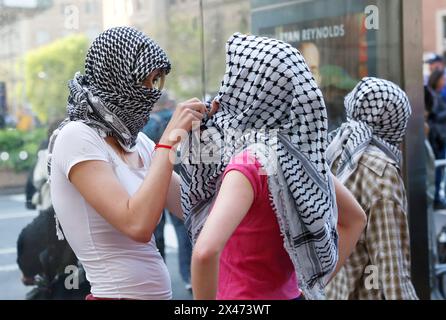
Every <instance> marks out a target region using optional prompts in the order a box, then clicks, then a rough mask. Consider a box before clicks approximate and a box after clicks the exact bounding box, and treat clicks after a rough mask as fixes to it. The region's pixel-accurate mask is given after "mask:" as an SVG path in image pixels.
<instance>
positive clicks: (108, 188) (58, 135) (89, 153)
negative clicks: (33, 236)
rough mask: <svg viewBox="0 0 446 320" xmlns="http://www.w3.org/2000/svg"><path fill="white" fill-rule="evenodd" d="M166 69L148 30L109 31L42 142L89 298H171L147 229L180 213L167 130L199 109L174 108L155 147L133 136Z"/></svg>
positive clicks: (198, 114) (201, 109)
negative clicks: (47, 139)
mask: <svg viewBox="0 0 446 320" xmlns="http://www.w3.org/2000/svg"><path fill="white" fill-rule="evenodd" d="M170 67H171V66H170V62H169V60H168V58H167V56H166V54H165V52H164V51H163V50H162V49H161V48H160V47H159V46H158V45H157V44H156V43H155V42H154V41H153V40H151V39H150V38H149V37H147V36H146V35H144V34H143V33H141V32H139V31H137V30H135V29H133V28H128V27H122V28H113V29H109V30H107V31H105V32H103V33H102V34H101V35H99V36H98V38H97V39H96V40H95V41H94V42H93V44H92V45H91V47H90V49H89V51H88V53H87V57H86V62H85V75H81V74H80V73H77V74H76V75H75V77H74V79H73V80H71V81H70V83H69V89H70V95H69V99H68V107H67V110H68V119H67V120H65V121H64V122H63V123H62V124H61V126H60V127H59V129H58V130H56V131H55V132H54V134H53V136H52V138H51V140H50V148H49V151H50V156H49V171H50V186H51V194H52V201H53V205H54V208H55V211H56V215H57V219H58V221H59V222H60V225H61V227H62V229H63V233H64V235H65V237H66V238H67V240H68V242H69V244H70V245H71V247H72V248H73V250H74V252H75V253H76V255H77V257H78V258H79V260H80V261H81V263H82V264H83V266H84V268H85V270H86V275H87V279H88V280H89V281H90V283H91V286H92V292H91V293H92V295H91V298H94V299H170V298H171V297H172V293H171V285H170V278H169V274H168V272H167V268H166V266H165V264H164V262H163V260H162V258H161V256H160V254H159V252H158V250H157V249H156V246H155V242H154V237H153V232H154V229H155V227H156V225H157V223H158V221H159V220H160V216H161V213H162V211H163V209H164V208H165V207H167V208H168V209H169V211H170V212H172V213H173V214H175V215H177V216H178V217H180V218H182V211H181V206H180V187H179V178H178V176H177V175H176V174H175V173H172V171H173V161H171V158H170V155H171V153H173V154H174V152H171V151H172V150H171V149H172V148H173V147H174V146H175V145H176V144H177V143H178V139H177V137H178V135H175V136H174V134H175V133H178V130H182V131H186V132H188V131H190V130H191V127H192V122H193V121H201V120H202V118H203V116H204V114H205V113H206V112H207V110H206V108H205V106H204V104H203V103H202V102H200V101H199V100H198V99H191V100H189V101H187V102H184V103H182V104H180V105H178V107H177V109H176V111H175V113H174V114H173V116H172V119H171V121H170V123H169V125H168V126H167V128H166V131H165V132H164V134H163V136H162V138H161V139H160V143H159V144H158V145H156V146H155V144H154V143H153V142H152V141H150V140H149V139H148V138H147V137H145V136H144V135H143V134H139V132H140V130H141V129H142V128H143V126H144V125H145V124H146V122H147V120H148V118H149V114H150V111H151V109H152V107H153V104H154V103H155V102H156V101H157V100H158V99H159V97H160V95H161V91H160V90H161V89H162V87H163V84H164V78H165V76H166V75H167V74H168V73H169V71H170ZM59 236H62V233H61V232H60V230H59Z"/></svg>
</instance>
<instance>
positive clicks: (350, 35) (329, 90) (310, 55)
mask: <svg viewBox="0 0 446 320" xmlns="http://www.w3.org/2000/svg"><path fill="white" fill-rule="evenodd" d="M399 5H400V3H399V1H382V0H381V1H373V0H372V1H371V0H354V1H352V0H348V1H346V0H312V1H285V0H281V1H268V0H252V1H246V0H245V1H212V0H205V1H204V26H205V28H204V33H205V37H204V38H205V42H206V45H205V67H206V73H205V76H206V82H205V83H206V92H207V93H209V94H213V93H215V92H216V91H217V90H218V86H219V81H220V78H221V75H222V74H223V72H224V42H225V40H226V39H227V38H228V37H229V36H230V34H231V33H233V32H250V33H252V34H257V35H265V36H269V37H274V38H277V39H280V40H283V41H286V42H289V43H290V44H292V45H294V46H295V47H296V48H298V49H299V50H300V51H301V53H302V54H303V55H304V57H305V59H306V62H307V64H308V65H309V67H310V68H311V70H312V71H313V74H314V76H315V79H316V81H317V82H318V83H319V85H320V87H321V89H322V92H323V94H324V97H325V102H326V104H327V108H328V112H329V120H330V121H329V122H330V127H331V128H334V127H336V126H337V125H338V124H340V123H341V122H342V120H343V118H344V103H343V101H344V96H345V95H346V94H347V93H348V92H349V91H350V90H351V89H353V87H354V86H355V85H356V84H357V83H358V81H359V80H360V79H361V78H362V77H365V76H379V77H383V78H387V79H389V80H392V81H395V82H396V83H401V78H400V75H401V63H400V61H398V60H399V57H400V33H399V32H400V28H399V27H398V26H400V24H401V21H400V18H399V15H398V14H397V13H398V12H399V8H400V6H399ZM391 13H392V14H391ZM375 28H377V29H375Z"/></svg>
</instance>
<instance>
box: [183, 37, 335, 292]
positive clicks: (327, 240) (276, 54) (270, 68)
mask: <svg viewBox="0 0 446 320" xmlns="http://www.w3.org/2000/svg"><path fill="white" fill-rule="evenodd" d="M226 50H227V58H226V59H227V60H226V73H225V75H224V78H223V81H222V85H221V88H220V91H219V93H218V95H217V97H216V98H215V99H216V100H217V101H218V102H219V103H220V109H219V111H218V112H217V113H216V114H215V115H214V117H213V118H212V119H210V120H207V121H206V122H205V123H204V124H203V126H202V127H201V129H203V132H201V134H200V137H198V138H196V137H195V136H194V134H191V135H190V138H191V139H190V140H189V143H183V150H182V157H183V159H182V160H183V161H182V162H183V163H182V170H181V176H182V185H181V189H182V206H183V210H184V214H185V225H186V227H187V229H188V231H189V235H190V236H191V238H192V240H193V242H195V241H196V240H197V238H198V235H199V233H200V231H201V229H202V227H203V225H204V223H205V220H206V218H207V216H208V214H209V211H210V207H211V205H212V203H213V201H214V199H215V197H216V195H217V193H218V188H219V184H220V183H221V176H222V173H223V172H224V170H225V168H226V166H227V164H228V163H229V161H230V159H231V158H232V157H233V156H235V155H236V154H238V153H239V152H241V151H243V150H244V149H248V150H251V151H253V152H254V154H255V156H256V157H257V158H258V160H259V161H260V163H261V164H262V166H263V167H264V168H265V169H266V171H267V173H268V187H269V191H270V195H271V199H270V200H271V204H272V207H273V208H274V211H275V213H276V216H277V220H278V223H279V226H280V230H281V233H282V236H283V238H284V247H285V249H286V251H287V252H288V254H289V256H290V258H291V261H292V262H293V264H294V266H295V270H296V275H297V279H298V282H299V286H300V288H301V289H302V290H303V292H304V294H305V297H306V298H308V299H322V298H324V292H323V291H324V290H323V288H324V287H325V284H326V282H327V279H328V277H329V276H330V274H331V273H332V271H333V270H334V268H335V265H336V263H337V259H338V253H337V232H336V223H337V208H336V201H335V197H334V186H333V181H332V179H331V176H330V175H329V167H328V164H327V162H326V160H325V150H326V146H327V113H326V108H325V104H324V100H323V97H322V93H321V91H320V90H319V88H318V87H317V84H316V82H315V80H314V78H313V75H312V74H311V72H310V71H309V68H308V66H307V65H306V63H305V61H304V58H303V57H302V55H301V54H300V53H299V52H298V51H297V50H296V49H295V48H293V47H291V46H290V45H289V44H286V43H284V42H281V41H278V40H273V39H269V38H262V37H256V36H247V35H242V34H238V33H236V34H234V35H233V36H232V37H231V38H230V39H229V40H228V43H227V46H226ZM229 132H235V133H234V134H229ZM228 136H229V137H228ZM194 139H195V140H197V139H198V140H199V143H198V145H199V147H200V148H201V149H200V151H198V157H200V159H199V161H195V160H194V159H192V158H194V157H196V154H197V151H196V149H194V148H193V147H191V145H193V143H194ZM222 142H223V144H224V148H223V147H221V146H222ZM225 142H226V143H225ZM216 146H218V147H216ZM208 150H212V152H210V153H212V154H214V159H215V154H219V155H220V157H219V159H217V160H218V161H205V159H204V157H205V156H204V154H206V155H207V154H208V153H207V151H208ZM185 155H186V156H185Z"/></svg>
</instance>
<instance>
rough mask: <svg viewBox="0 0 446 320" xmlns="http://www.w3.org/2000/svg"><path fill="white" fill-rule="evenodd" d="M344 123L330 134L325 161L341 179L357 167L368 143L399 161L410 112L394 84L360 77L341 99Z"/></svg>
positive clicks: (401, 93) (398, 162)
mask: <svg viewBox="0 0 446 320" xmlns="http://www.w3.org/2000/svg"><path fill="white" fill-rule="evenodd" d="M345 108H346V112H347V122H345V123H343V124H342V125H341V127H340V128H338V129H336V130H335V131H333V132H332V133H331V134H330V141H331V142H330V145H329V147H328V149H327V160H328V161H329V165H330V167H332V166H334V164H335V161H336V160H337V159H339V161H338V162H337V164H336V168H334V172H335V175H336V177H338V179H339V180H340V181H341V182H343V183H344V182H345V181H347V180H348V178H349V177H350V176H351V175H352V173H353V172H355V170H356V169H357V167H358V163H359V160H360V159H361V157H362V155H363V154H364V152H365V150H366V149H367V147H368V146H369V145H374V146H376V147H378V148H379V149H380V150H381V151H382V152H383V153H384V154H385V155H386V156H387V157H389V158H390V159H391V160H393V161H395V162H396V163H397V164H398V165H400V164H401V161H402V156H401V151H400V150H399V145H400V144H401V142H402V141H403V139H404V135H405V133H406V128H407V122H408V120H409V117H410V115H411V113H412V111H411V107H410V103H409V99H408V97H407V95H406V93H405V92H404V91H403V90H402V89H401V88H400V87H398V86H397V85H396V84H394V83H392V82H390V81H387V80H383V79H378V78H372V77H368V78H364V79H362V80H361V81H360V82H359V83H358V84H357V85H356V87H355V88H354V89H353V91H352V92H350V93H349V94H348V95H347V96H346V98H345Z"/></svg>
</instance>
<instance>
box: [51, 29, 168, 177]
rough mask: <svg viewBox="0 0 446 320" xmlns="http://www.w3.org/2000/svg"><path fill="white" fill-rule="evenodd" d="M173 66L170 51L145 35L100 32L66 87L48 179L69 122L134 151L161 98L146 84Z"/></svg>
mask: <svg viewBox="0 0 446 320" xmlns="http://www.w3.org/2000/svg"><path fill="white" fill-rule="evenodd" d="M170 68H171V66H170V62H169V60H168V58H167V55H166V53H165V52H164V51H163V50H162V49H161V48H160V47H159V46H158V45H157V44H156V43H155V42H154V41H153V40H152V39H150V38H149V37H147V36H146V35H144V34H143V33H142V32H140V31H138V30H135V29H133V28H130V27H118V28H112V29H109V30H106V31H104V32H103V33H101V34H100V35H99V36H98V37H97V38H96V39H95V40H94V41H93V43H92V45H91V46H90V49H89V50H88V52H87V56H86V60H85V75H81V74H80V73H79V72H78V73H76V74H75V76H74V78H73V79H72V80H71V81H70V82H69V84H68V87H69V97H68V105H67V114H68V118H67V119H66V120H65V121H64V122H62V124H61V125H60V126H59V128H58V129H57V130H55V131H54V133H53V135H52V136H51V138H50V144H49V156H48V176H49V177H50V178H51V154H52V152H53V148H54V143H55V141H56V139H57V135H58V133H59V132H60V130H61V129H62V128H63V127H64V126H65V125H66V124H67V123H69V122H70V121H82V122H83V123H85V124H86V125H88V126H90V127H92V128H94V129H95V130H97V131H98V133H99V134H100V135H101V136H102V137H105V136H113V137H115V138H116V139H117V140H118V142H119V144H120V145H121V146H122V148H124V150H126V151H127V152H132V151H134V150H135V146H136V139H137V137H138V133H139V132H140V131H141V129H142V128H143V127H144V125H145V124H146V123H147V121H148V120H149V115H150V111H151V110H152V108H153V105H154V104H155V103H156V102H157V101H158V99H159V98H160V97H161V91H160V90H158V89H155V88H153V89H149V88H147V87H145V86H144V85H143V81H144V80H145V79H146V78H147V77H148V76H149V74H150V73H151V72H153V71H154V70H156V69H162V70H163V71H164V72H165V73H166V74H167V73H169V71H170Z"/></svg>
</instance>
